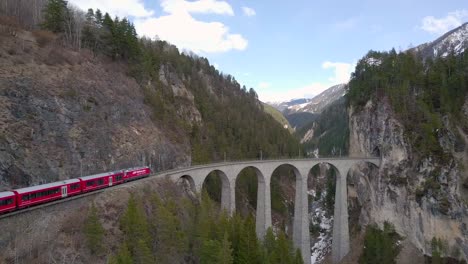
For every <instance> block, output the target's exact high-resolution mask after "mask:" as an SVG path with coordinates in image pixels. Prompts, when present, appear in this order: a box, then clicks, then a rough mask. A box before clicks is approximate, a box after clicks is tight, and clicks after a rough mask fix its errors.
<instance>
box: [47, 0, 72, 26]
mask: <svg viewBox="0 0 468 264" xmlns="http://www.w3.org/2000/svg"><path fill="white" fill-rule="evenodd" d="M66 15H67V1H64V0H49V2H48V3H47V5H46V6H45V9H44V22H43V23H42V28H44V29H46V30H50V31H52V32H54V33H61V32H64V31H65V18H66Z"/></svg>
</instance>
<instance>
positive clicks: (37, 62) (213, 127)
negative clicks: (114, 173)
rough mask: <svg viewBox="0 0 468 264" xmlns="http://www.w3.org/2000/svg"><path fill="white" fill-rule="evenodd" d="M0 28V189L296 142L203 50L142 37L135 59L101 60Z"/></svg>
mask: <svg viewBox="0 0 468 264" xmlns="http://www.w3.org/2000/svg"><path fill="white" fill-rule="evenodd" d="M5 27H6V28H7V30H2V31H0V34H1V35H0V38H1V39H2V45H1V46H0V69H1V70H0V84H1V85H0V102H2V106H3V107H2V109H1V110H0V131H1V134H0V186H1V187H0V189H1V190H6V189H11V188H14V187H22V186H28V185H34V184H38V183H43V182H50V181H56V180H60V179H67V178H72V177H78V176H80V174H81V172H82V173H83V174H92V173H97V172H102V171H108V170H113V169H119V168H125V167H130V166H135V165H141V164H148V165H151V166H152V169H153V170H165V169H169V168H174V167H180V166H187V165H190V164H194V163H204V162H210V161H213V160H221V159H223V158H224V153H225V155H226V158H227V159H253V158H257V156H258V155H259V154H258V153H259V150H260V149H261V150H262V151H263V157H265V158H266V157H278V156H288V155H296V154H297V153H298V148H299V142H298V140H296V139H294V137H293V136H292V135H291V134H290V133H289V132H288V131H287V130H285V129H284V128H283V126H281V125H280V124H278V123H277V122H276V121H275V120H274V119H273V118H272V117H271V116H270V115H268V114H266V113H264V112H263V110H262V107H261V103H260V102H259V101H258V98H257V95H256V93H255V91H253V90H250V91H247V90H246V89H245V88H243V87H241V86H240V85H239V84H238V83H237V82H236V81H235V80H233V79H232V77H231V76H223V75H222V74H221V73H219V72H218V71H217V70H216V69H215V68H214V67H213V66H211V65H210V64H209V62H208V61H207V60H206V59H204V58H197V57H190V56H187V55H184V54H180V53H179V51H178V50H177V48H176V47H174V46H172V45H170V44H168V43H166V42H162V41H156V42H151V41H148V40H144V41H141V42H140V44H139V45H141V46H139V47H138V48H139V49H140V52H139V54H140V55H137V56H141V57H136V58H135V59H133V60H126V59H125V58H121V57H120V58H114V59H111V58H110V57H109V56H108V55H106V54H102V53H100V51H96V52H95V53H94V54H93V52H92V51H90V50H88V49H82V50H81V51H77V50H74V49H72V48H70V47H67V46H65V47H64V46H63V44H62V43H63V42H61V40H60V41H55V39H57V36H54V35H51V34H50V33H47V35H44V34H45V33H43V32H33V33H31V32H29V31H23V30H21V29H18V28H15V29H14V31H13V30H12V31H10V30H8V26H5ZM2 28H3V27H2ZM10 32H15V34H14V35H12V34H10ZM41 34H42V35H41ZM109 41H112V39H111V40H109ZM17 43H23V44H22V45H18V44H17ZM103 44H105V43H103ZM109 45H111V44H109ZM104 50H105V49H104ZM277 141H280V142H282V143H283V144H281V145H280V144H277Z"/></svg>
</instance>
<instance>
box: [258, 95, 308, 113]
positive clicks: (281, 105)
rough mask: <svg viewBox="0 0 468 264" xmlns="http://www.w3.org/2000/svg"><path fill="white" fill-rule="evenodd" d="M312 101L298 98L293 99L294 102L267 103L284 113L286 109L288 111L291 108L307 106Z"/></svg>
mask: <svg viewBox="0 0 468 264" xmlns="http://www.w3.org/2000/svg"><path fill="white" fill-rule="evenodd" d="M311 100H312V99H311V98H297V99H292V100H289V101H284V102H266V104H268V105H271V106H273V107H274V108H276V109H278V110H279V111H280V112H283V111H284V110H285V109H288V108H289V107H292V106H296V105H302V104H306V103H308V102H310V101H311Z"/></svg>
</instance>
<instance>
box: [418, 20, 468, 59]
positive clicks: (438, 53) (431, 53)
mask: <svg viewBox="0 0 468 264" xmlns="http://www.w3.org/2000/svg"><path fill="white" fill-rule="evenodd" d="M466 49H468V22H467V23H464V24H463V25H461V26H459V27H457V28H455V29H453V30H451V31H449V32H447V33H445V34H444V35H443V36H441V37H440V38H438V39H436V40H434V41H432V42H429V43H425V44H422V45H419V46H417V47H416V48H414V50H415V51H416V52H419V53H420V54H421V55H422V56H423V58H435V57H446V56H448V55H449V54H450V53H451V52H453V53H454V54H456V55H457V54H460V53H462V52H464V51H465V50H466Z"/></svg>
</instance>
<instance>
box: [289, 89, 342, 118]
mask: <svg viewBox="0 0 468 264" xmlns="http://www.w3.org/2000/svg"><path fill="white" fill-rule="evenodd" d="M345 94H346V84H338V85H334V86H332V87H330V88H328V89H326V90H325V91H323V92H321V93H320V94H318V95H317V96H314V97H313V98H312V99H309V100H308V101H307V102H304V103H302V104H295V105H290V106H289V107H287V108H286V109H284V110H283V113H284V114H285V115H289V114H293V113H298V112H308V113H312V114H319V113H321V112H322V111H323V110H324V109H325V108H326V107H327V106H329V105H330V104H332V103H333V102H335V101H336V100H338V99H339V98H341V97H342V96H344V95H345Z"/></svg>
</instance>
